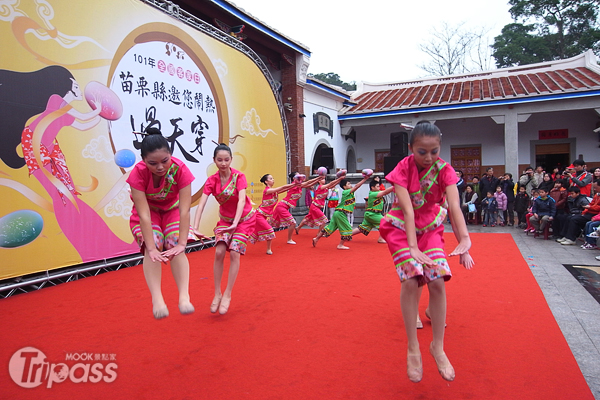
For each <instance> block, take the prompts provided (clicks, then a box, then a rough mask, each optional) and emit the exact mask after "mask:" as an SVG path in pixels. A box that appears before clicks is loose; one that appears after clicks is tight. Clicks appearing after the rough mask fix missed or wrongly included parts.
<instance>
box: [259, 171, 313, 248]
mask: <svg viewBox="0 0 600 400" xmlns="http://www.w3.org/2000/svg"><path fill="white" fill-rule="evenodd" d="M300 176H302V175H299V174H298V173H297V172H292V173H291V174H290V175H289V177H290V179H291V180H295V181H297V182H298V183H300V179H299V178H300ZM319 179H321V177H320V176H317V177H316V178H313V179H310V180H308V181H306V182H302V183H300V184H299V185H297V186H294V187H293V188H291V189H289V190H288V192H287V194H286V196H285V198H284V199H283V200H281V201H280V202H279V203H277V206H276V207H275V211H274V212H273V220H272V223H271V225H273V227H274V228H279V227H280V226H282V227H288V240H287V243H288V244H296V242H294V241H293V240H292V233H293V232H294V228H295V227H296V220H295V219H294V217H292V214H291V213H290V209H291V208H294V207H296V203H297V202H298V199H299V198H300V197H302V189H304V188H307V187H311V186H312V185H314V184H315V183H316V182H317V181H319Z"/></svg>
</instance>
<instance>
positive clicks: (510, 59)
mask: <svg viewBox="0 0 600 400" xmlns="http://www.w3.org/2000/svg"><path fill="white" fill-rule="evenodd" d="M508 3H509V4H510V5H511V8H510V10H509V11H510V14H511V16H512V18H513V20H514V21H515V22H514V23H512V24H508V25H506V26H505V27H504V28H503V29H502V32H501V34H500V35H499V36H496V37H495V38H494V44H493V45H492V48H493V50H494V51H493V53H492V55H493V56H494V58H495V59H496V65H497V66H498V67H508V66H513V65H523V64H531V63H536V62H544V61H550V60H559V59H564V58H569V57H573V56H576V55H578V54H581V53H583V52H585V51H587V50H588V49H592V50H593V51H594V52H595V53H596V54H600V29H599V28H600V26H599V24H598V7H600V0H509V2H508Z"/></svg>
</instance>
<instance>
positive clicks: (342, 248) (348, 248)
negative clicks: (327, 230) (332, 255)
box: [337, 244, 350, 250]
mask: <svg viewBox="0 0 600 400" xmlns="http://www.w3.org/2000/svg"><path fill="white" fill-rule="evenodd" d="M337 249H338V250H350V247H346V246H344V245H342V244H339V245H338V247H337Z"/></svg>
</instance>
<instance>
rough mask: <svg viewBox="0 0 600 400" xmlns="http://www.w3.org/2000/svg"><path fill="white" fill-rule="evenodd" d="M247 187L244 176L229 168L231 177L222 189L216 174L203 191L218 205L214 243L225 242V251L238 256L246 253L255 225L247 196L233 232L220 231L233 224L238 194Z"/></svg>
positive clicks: (211, 177) (253, 213)
mask: <svg viewBox="0 0 600 400" xmlns="http://www.w3.org/2000/svg"><path fill="white" fill-rule="evenodd" d="M247 187H248V184H247V182H246V175H244V174H243V173H241V172H240V171H238V170H235V169H233V168H231V175H230V177H229V180H228V181H227V183H226V184H225V186H224V187H221V178H220V177H219V173H218V172H217V173H216V174H214V175H211V176H209V177H208V179H207V180H206V183H205V184H204V190H203V193H204V194H206V195H211V194H212V195H213V196H215V199H216V200H217V202H218V203H219V205H220V207H219V217H220V219H219V222H217V226H216V227H215V229H214V232H215V243H217V244H218V243H219V242H225V244H226V245H227V251H236V252H238V253H240V254H245V253H246V247H247V244H248V240H251V239H250V237H251V235H253V234H254V231H255V224H256V217H255V215H256V214H255V212H254V210H253V209H252V203H251V202H250V199H249V198H248V196H247V195H246V204H245V205H244V210H243V212H242V218H241V219H240V221H239V223H238V226H237V228H236V230H235V232H233V233H231V232H225V233H222V232H221V230H222V229H223V228H228V227H230V226H231V224H232V223H233V220H234V218H235V212H236V210H237V205H238V201H239V192H240V190H242V189H246V188H247Z"/></svg>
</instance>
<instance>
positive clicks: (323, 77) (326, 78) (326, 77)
mask: <svg viewBox="0 0 600 400" xmlns="http://www.w3.org/2000/svg"><path fill="white" fill-rule="evenodd" d="M308 77H309V78H315V79H318V80H320V81H321V82H325V83H329V84H330V85H335V86H339V87H341V88H342V89H344V90H347V91H350V92H351V91H353V90H356V82H350V83H346V82H344V81H342V79H341V78H340V76H339V75H338V74H336V73H333V72H328V73H326V74H323V73H319V74H308Z"/></svg>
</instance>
